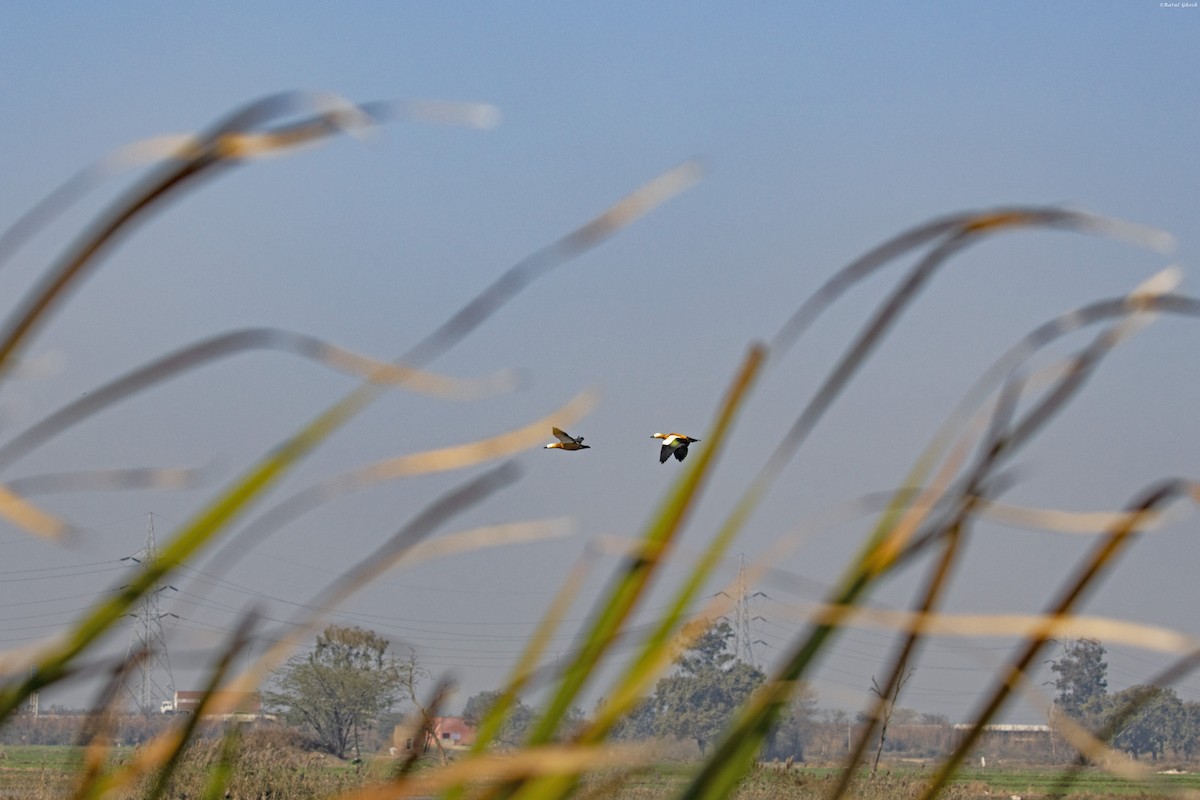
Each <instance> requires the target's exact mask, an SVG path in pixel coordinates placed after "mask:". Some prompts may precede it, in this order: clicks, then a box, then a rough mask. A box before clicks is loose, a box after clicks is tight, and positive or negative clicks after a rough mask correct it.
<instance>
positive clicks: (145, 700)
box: [121, 514, 176, 714]
mask: <svg viewBox="0 0 1200 800" xmlns="http://www.w3.org/2000/svg"><path fill="white" fill-rule="evenodd" d="M157 555H158V554H157V549H156V547H155V544H154V515H153V514H147V515H146V547H145V548H144V549H142V550H140V551H138V552H137V553H135V554H133V555H132V556H126V557H125V558H123V559H121V560H122V561H132V562H134V563H137V564H141V565H142V569H149V568H150V566H151V565H153V564H154V560H155V558H157ZM168 590H170V591H175V587H174V586H156V587H155V588H153V589H151V590H150V591H148V592H146V593H145V594H144V595H142V599H141V602H140V603H138V606H137V609H136V610H135V611H134V612H133V613H132V614H130V616H131V617H133V620H134V622H133V632H132V635H131V636H130V638H129V646H128V648H127V649H126V650H125V661H126V662H127V663H128V662H129V661H130V659H133V660H135V661H136V663H135V665H134V666H133V668H132V669H130V670H129V674H128V676H127V677H126V679H125V693H126V696H127V697H128V698H129V699H130V701H131V702H132V704H133V706H134V707H135V708H136V709H137V710H138V711H140V712H142V713H143V714H149V713H152V712H154V711H157V710H158V709H159V707H160V703H161V701H163V700H173V699H174V697H175V677H174V676H173V675H172V674H171V658H170V656H169V654H168V653H167V639H166V636H165V635H164V634H163V625H162V621H163V618H164V617H174V616H176V615H175V614H171V613H164V612H163V610H162V607H161V606H160V605H159V597H160V596H161V595H162V593H163V592H165V591H168Z"/></svg>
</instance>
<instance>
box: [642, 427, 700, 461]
mask: <svg viewBox="0 0 1200 800" xmlns="http://www.w3.org/2000/svg"><path fill="white" fill-rule="evenodd" d="M650 438H651V439H662V440H663V445H662V449H661V450H659V451H658V463H660V464H665V463H666V462H667V459H668V458H670V457H671V456H672V455H674V456H675V459H676V460H677V461H683V460H684V459H685V458H687V450H688V445H689V444H691V443H692V442H698V441H700V440H699V439H694V438H692V437H691V436H684V435H683V434H682V433H652V434H650Z"/></svg>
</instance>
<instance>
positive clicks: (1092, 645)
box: [1050, 639, 1108, 724]
mask: <svg viewBox="0 0 1200 800" xmlns="http://www.w3.org/2000/svg"><path fill="white" fill-rule="evenodd" d="M1104 652H1105V651H1104V645H1102V644H1101V643H1100V642H1098V641H1096V640H1095V639H1074V640H1071V641H1069V642H1067V643H1066V644H1064V645H1063V653H1062V657H1061V658H1059V659H1058V660H1057V661H1054V662H1053V663H1052V664H1051V665H1050V669H1051V671H1053V672H1055V673H1057V675H1058V677H1057V678H1056V679H1055V681H1054V688H1055V689H1057V690H1058V695H1057V697H1056V699H1055V703H1056V704H1057V705H1058V707H1059V708H1060V709H1061V710H1062V711H1063V712H1064V713H1065V714H1066V715H1067V716H1069V717H1071V718H1072V719H1074V720H1076V721H1078V722H1083V723H1085V724H1089V723H1094V722H1095V719H1094V714H1091V713H1089V706H1093V705H1094V703H1095V701H1097V700H1101V699H1102V698H1104V697H1105V695H1107V694H1108V662H1107V661H1105V660H1104Z"/></svg>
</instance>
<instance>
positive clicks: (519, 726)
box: [463, 690, 536, 746]
mask: <svg viewBox="0 0 1200 800" xmlns="http://www.w3.org/2000/svg"><path fill="white" fill-rule="evenodd" d="M502 695H503V692H499V691H494V690H492V691H484V692H477V693H476V694H473V695H471V696H470V697H468V698H467V703H466V705H465V706H463V721H465V722H466V723H467V724H468V725H474V726H478V725H479V724H480V723H481V722H483V720H484V718H485V717H486V716H487V715H488V712H489V711H491V710H492V707H493V706H495V705H496V702H497V701H498V700H499V699H500V697H501V696H502ZM535 716H536V715H535V713H534V710H533V709H532V708H530V707H529V706H527V705H525V704H524V703H523V702H521V700H520V699H519V698H518V699H517V700H516V701H515V702H514V703H513V705H512V708H510V709H509V712H508V717H507V718H506V719H505V721H504V725H503V726H502V727H501V728H500V731H499V733H497V734H496V741H497V742H499V743H500V744H504V745H509V746H516V745H518V744H520V743H521V741H522V740H523V739H524V738H525V734H526V733H527V732H528V731H529V728H530V726H531V725H533V721H534V718H535Z"/></svg>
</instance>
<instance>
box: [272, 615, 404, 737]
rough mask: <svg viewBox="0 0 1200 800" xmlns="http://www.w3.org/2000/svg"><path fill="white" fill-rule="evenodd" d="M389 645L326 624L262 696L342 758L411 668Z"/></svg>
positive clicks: (356, 631)
mask: <svg viewBox="0 0 1200 800" xmlns="http://www.w3.org/2000/svg"><path fill="white" fill-rule="evenodd" d="M388 644H389V643H388V641H387V640H386V639H384V638H383V637H381V636H379V635H378V634H376V633H374V632H373V631H368V630H364V629H363V628H358V627H341V626H338V625H330V626H329V627H327V628H326V629H325V630H324V632H323V633H321V635H319V636H318V637H317V643H316V647H315V648H314V649H313V651H312V652H311V653H308V654H307V655H297V656H294V657H292V658H291V659H289V660H288V661H287V663H285V664H284V665H283V667H281V668H280V669H279V670H278V671H277V672H276V673H275V674H274V675H273V676H272V686H273V690H272V691H268V692H267V693H266V695H265V698H264V699H265V700H266V703H267V705H268V706H269V707H271V708H275V709H278V710H280V711H282V712H283V713H284V715H285V717H286V718H287V720H288V722H289V723H292V724H294V725H299V726H302V727H305V728H308V729H309V730H311V731H312V733H313V734H314V736H315V737H316V738H317V741H319V742H320V743H321V745H322V746H323V747H324V748H325V749H327V750H328V751H329V752H330V753H333V754H334V755H335V756H338V757H339V758H344V757H345V756H346V753H347V751H349V750H350V749H351V748H353V749H354V751H355V754H356V755H357V754H358V750H359V742H360V738H361V736H362V734H363V733H364V731H365V730H367V729H368V728H370V727H371V726H373V725H374V724H375V723H376V721H377V720H378V718H379V717H380V716H381V715H382V714H384V713H385V712H387V711H388V710H389V709H391V708H392V706H393V705H395V703H396V701H397V700H398V699H399V698H400V696H401V693H402V690H403V688H404V687H405V686H407V685H409V682H410V681H411V678H412V675H413V670H414V668H415V661H409V662H402V661H400V660H398V659H396V658H394V657H392V656H391V655H389V654H388V652H387V649H388Z"/></svg>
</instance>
